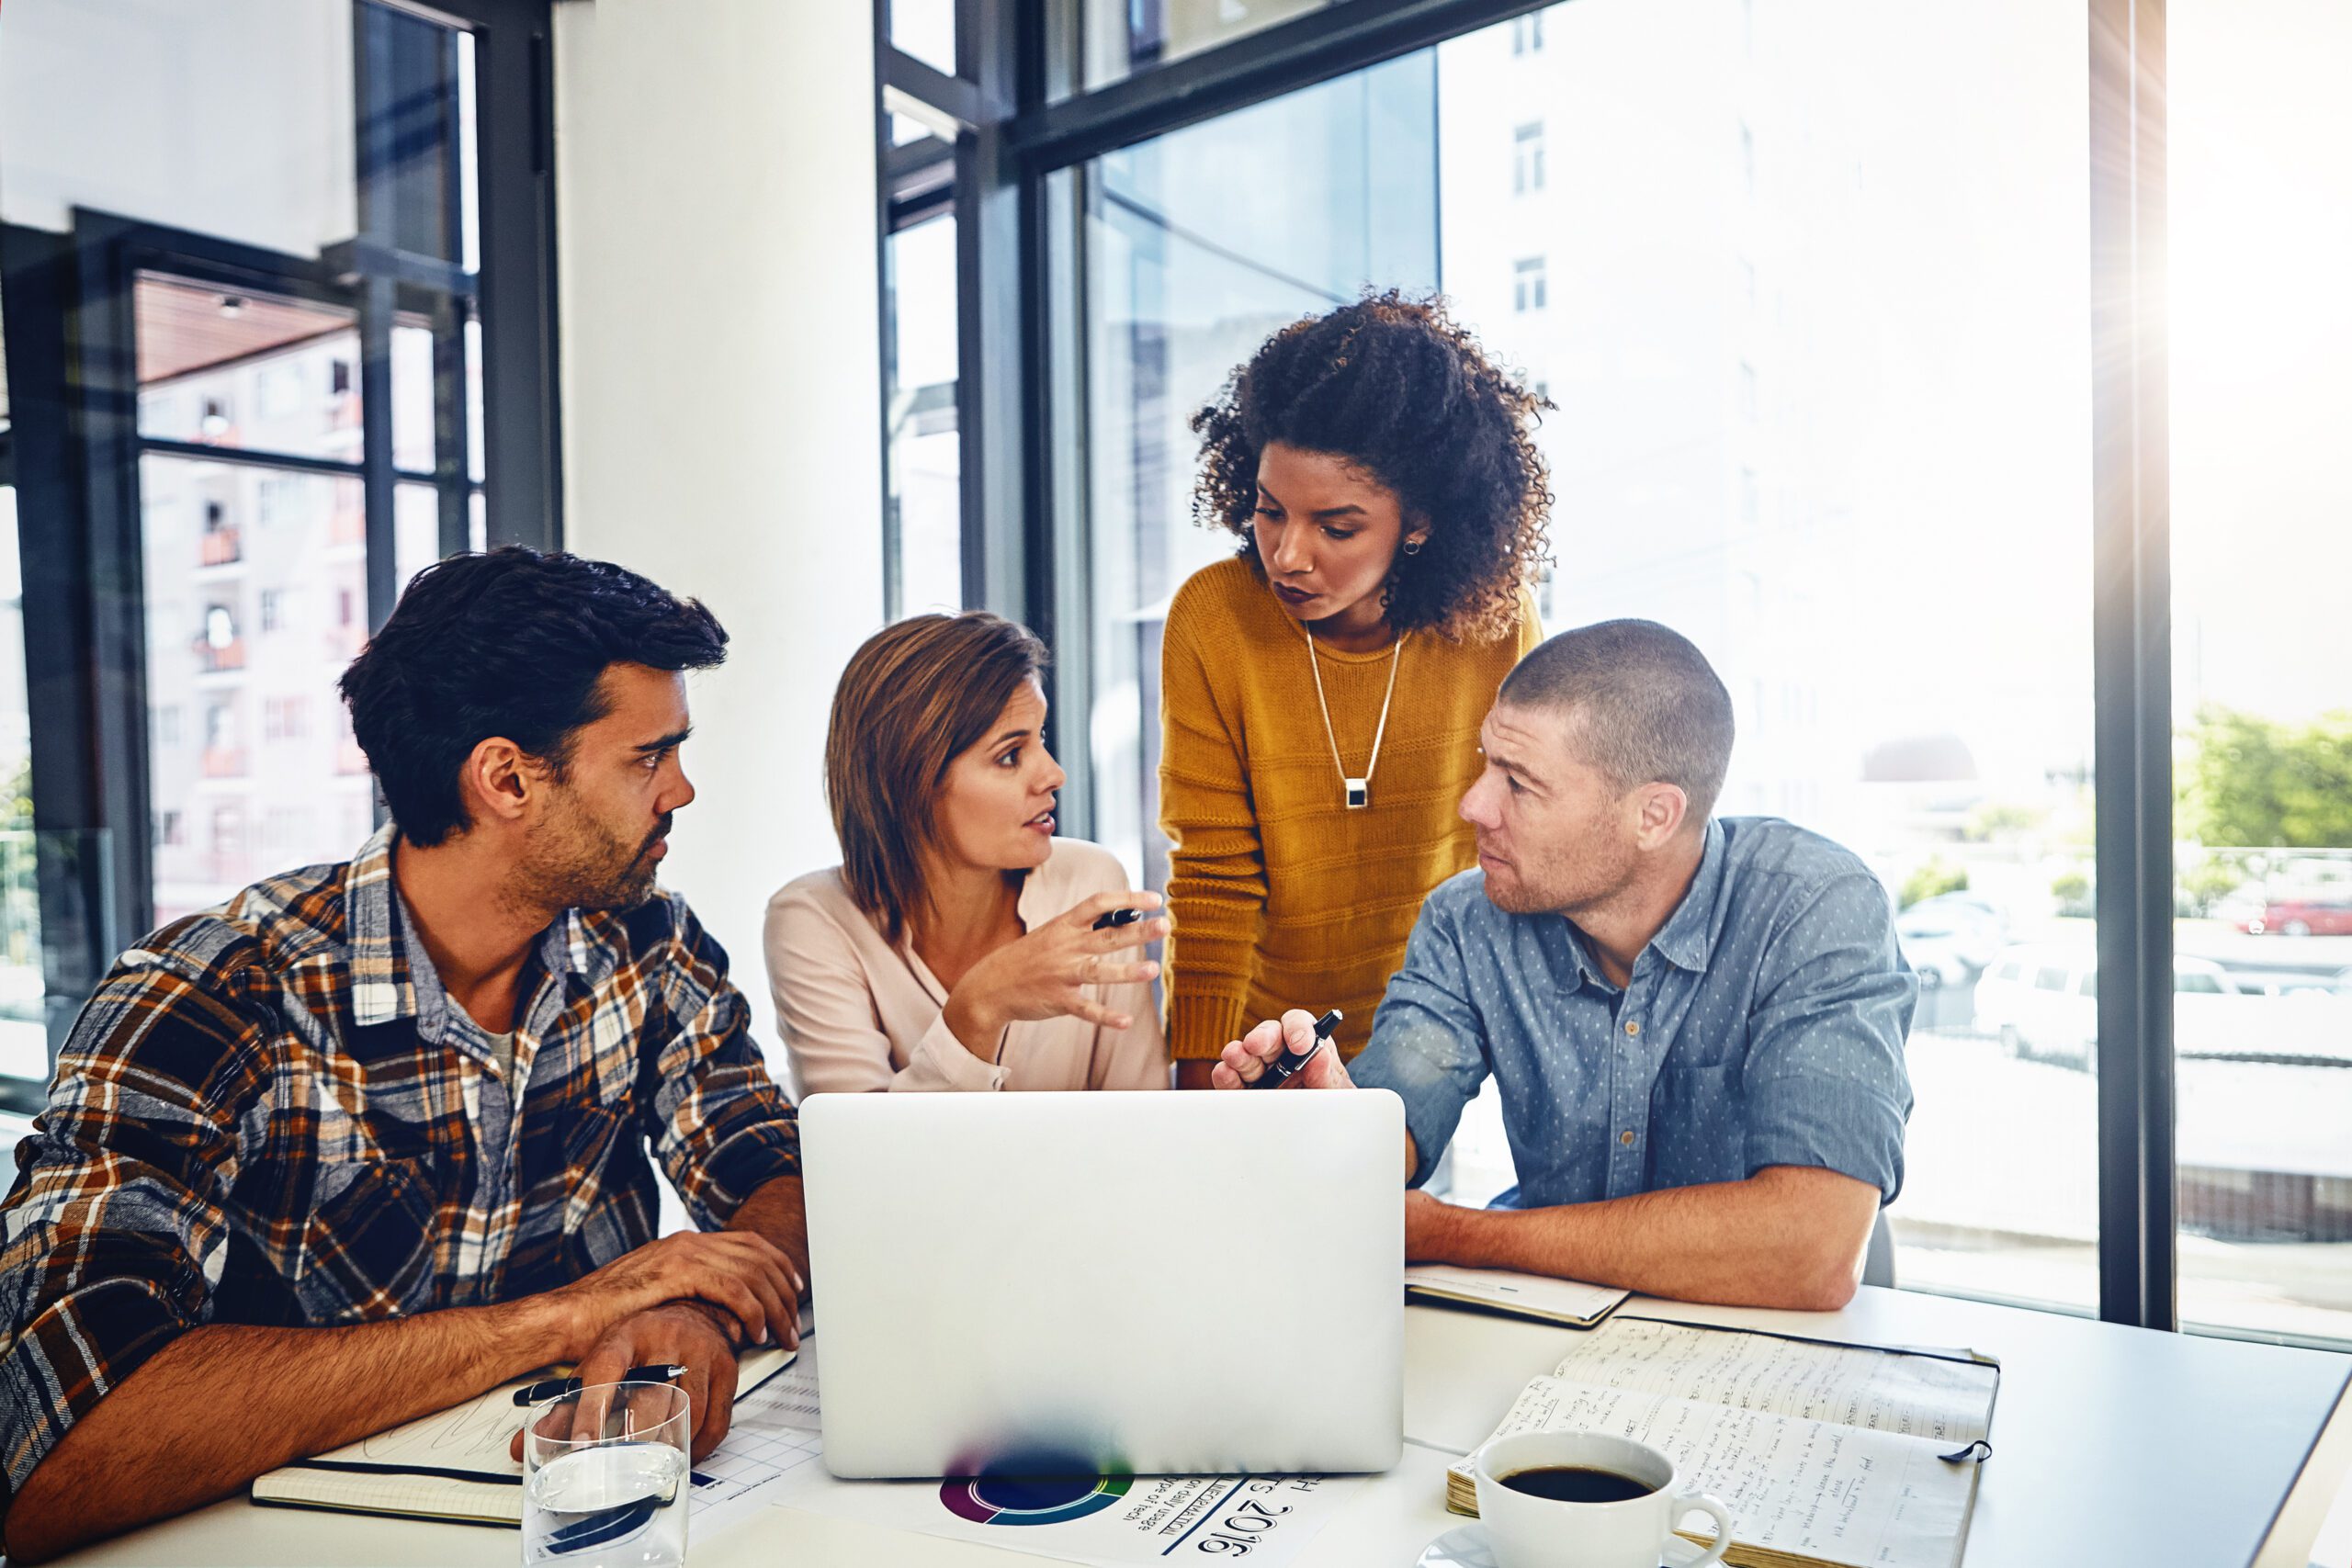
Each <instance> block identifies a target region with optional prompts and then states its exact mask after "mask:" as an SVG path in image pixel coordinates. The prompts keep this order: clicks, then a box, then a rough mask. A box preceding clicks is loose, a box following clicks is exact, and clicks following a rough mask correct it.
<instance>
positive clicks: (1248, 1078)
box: [1209, 1008, 1356, 1089]
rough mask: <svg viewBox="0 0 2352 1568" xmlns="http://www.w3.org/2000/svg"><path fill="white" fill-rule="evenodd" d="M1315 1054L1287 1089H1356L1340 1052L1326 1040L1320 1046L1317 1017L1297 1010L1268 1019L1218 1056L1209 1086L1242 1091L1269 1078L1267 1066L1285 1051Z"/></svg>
mask: <svg viewBox="0 0 2352 1568" xmlns="http://www.w3.org/2000/svg"><path fill="white" fill-rule="evenodd" d="M1286 1049H1287V1050H1291V1051H1301V1052H1303V1051H1308V1050H1312V1051H1314V1053H1315V1055H1313V1056H1311V1057H1309V1058H1308V1059H1307V1062H1306V1066H1303V1067H1301V1068H1299V1069H1298V1071H1296V1072H1295V1073H1293V1074H1292V1075H1291V1076H1290V1082H1288V1083H1286V1084H1283V1086H1282V1087H1283V1088H1284V1089H1292V1088H1298V1089H1353V1088H1355V1087H1356V1086H1355V1084H1354V1082H1353V1080H1351V1078H1349V1077H1348V1069H1347V1068H1346V1067H1344V1066H1340V1053H1339V1050H1338V1049H1337V1048H1336V1047H1335V1046H1333V1045H1332V1043H1330V1042H1329V1041H1328V1040H1326V1041H1324V1042H1322V1043H1320V1044H1319V1045H1318V1044H1317V1042H1316V1039H1315V1015H1314V1014H1313V1013H1311V1012H1308V1011H1307V1010H1306V1009H1304V1008H1293V1009H1291V1010H1289V1011H1288V1012H1286V1013H1284V1014H1283V1016H1282V1018H1281V1019H1280V1020H1279V1021H1277V1020H1274V1019H1271V1018H1270V1019H1268V1020H1266V1021H1264V1022H1263V1023H1261V1024H1260V1025H1258V1027H1257V1028H1255V1029H1253V1030H1251V1031H1250V1032H1249V1033H1247V1034H1245V1035H1243V1036H1242V1037H1241V1038H1240V1039H1238V1040H1236V1041H1233V1042H1231V1043H1228V1044H1227V1046H1226V1048H1225V1050H1224V1052H1223V1054H1222V1055H1219V1056H1218V1058H1217V1064H1216V1066H1215V1067H1213V1068H1211V1069H1210V1071H1209V1084H1210V1086H1211V1087H1212V1088H1216V1089H1242V1088H1245V1087H1247V1086H1248V1085H1250V1084H1253V1083H1255V1082H1257V1081H1258V1079H1260V1078H1261V1077H1264V1076H1265V1072H1266V1064H1267V1063H1269V1062H1271V1061H1272V1060H1273V1059H1274V1058H1275V1057H1277V1056H1280V1055H1282V1054H1283V1051H1284V1050H1286Z"/></svg>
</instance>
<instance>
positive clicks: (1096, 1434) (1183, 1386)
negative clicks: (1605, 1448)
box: [800, 1089, 1405, 1478]
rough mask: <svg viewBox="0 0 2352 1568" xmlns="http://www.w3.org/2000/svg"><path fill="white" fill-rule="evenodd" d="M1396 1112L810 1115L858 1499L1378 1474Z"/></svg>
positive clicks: (964, 1106)
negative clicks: (878, 1492) (1031, 1487)
mask: <svg viewBox="0 0 2352 1568" xmlns="http://www.w3.org/2000/svg"><path fill="white" fill-rule="evenodd" d="M1404 1132H1405V1116H1404V1106H1403V1104H1402V1103H1401V1102H1400V1101H1399V1100H1397V1097H1396V1096H1395V1095H1393V1094H1389V1093H1386V1092H1385V1091H1380V1090H1363V1091H1359V1092H1356V1093H1352V1094H1344V1093H1310V1092H1306V1091H1304V1090H1297V1089H1288V1090H1279V1091H1275V1092H1271V1093H1254V1094H1253V1093H1242V1092H1233V1093H1225V1094H1216V1093H1167V1094H1117V1093H1093V1094H1084V1093H1071V1094H1043V1093H1039V1094H823V1095H817V1096H814V1097H812V1098H811V1099H809V1100H808V1101H807V1102H806V1103H805V1104H804V1105H803V1106H802V1107H801V1111H800V1134H801V1152H802V1156H803V1162H802V1163H803V1170H804V1173H805V1178H806V1185H807V1195H808V1203H809V1276H810V1279H809V1283H810V1286H811V1291H812V1300H813V1305H814V1309H815V1313H816V1324H817V1329H818V1334H819V1337H818V1339H817V1341H816V1346H817V1348H818V1349H819V1352H820V1355H821V1357H822V1367H823V1371H822V1379H823V1384H822V1386H823V1403H824V1438H825V1466H826V1468H827V1469H829V1470H831V1472H833V1473H834V1474H835V1475H838V1476H842V1477H843V1478H864V1477H875V1476H933V1475H977V1474H989V1473H993V1474H1005V1475H1074V1474H1088V1475H1091V1474H1107V1473H1129V1474H1138V1475H1144V1474H1155V1473H1193V1474H1206V1473H1219V1472H1228V1473H1229V1472H1242V1471H1247V1472H1255V1473H1261V1474H1269V1473H1275V1472H1300V1471H1305V1472H1331V1471H1371V1470H1385V1469H1387V1468H1388V1467H1389V1466H1390V1465H1393V1464H1395V1463H1396V1462H1397V1456H1398V1454H1399V1452H1400V1446H1399V1445H1400V1443H1401V1441H1402V1434H1403V1427H1404V1394H1403V1355H1404V1286H1403V1270H1404V1258H1405V1222H1404V1202H1403V1180H1402V1179H1403V1174H1404V1173H1403V1161H1404Z"/></svg>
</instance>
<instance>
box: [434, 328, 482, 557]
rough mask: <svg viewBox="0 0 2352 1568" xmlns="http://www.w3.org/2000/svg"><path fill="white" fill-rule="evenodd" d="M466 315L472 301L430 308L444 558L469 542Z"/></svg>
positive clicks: (436, 483)
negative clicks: (432, 310) (431, 311)
mask: <svg viewBox="0 0 2352 1568" xmlns="http://www.w3.org/2000/svg"><path fill="white" fill-rule="evenodd" d="M471 313H472V302H471V301H469V300H463V299H443V300H442V301H441V302H440V304H439V306H438V307H437V308H436V309H435V310H434V312H433V479H434V486H435V494H436V496H437V497H438V500H439V502H440V513H441V552H440V553H441V554H443V555H445V556H452V555H456V554H458V552H459V551H461V550H464V549H467V548H469V547H470V546H471V545H472V542H473V503H472V498H473V484H472V478H471V474H470V471H469V464H470V463H471V462H472V456H473V449H472V445H471V443H472V440H473V433H472V430H471V428H470V425H469V422H468V419H467V408H466V321H467V320H468V319H469V316H470V315H471Z"/></svg>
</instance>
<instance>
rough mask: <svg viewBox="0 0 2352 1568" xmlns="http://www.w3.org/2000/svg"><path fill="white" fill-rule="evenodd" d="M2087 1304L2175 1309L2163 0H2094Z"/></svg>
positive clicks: (2167, 1312) (2111, 1311)
mask: <svg viewBox="0 0 2352 1568" xmlns="http://www.w3.org/2000/svg"><path fill="white" fill-rule="evenodd" d="M2089 13H2090V15H2089V20H2090V202H2091V206H2090V214H2091V224H2090V235H2091V427H2092V509H2093V523H2092V545H2091V554H2092V580H2093V584H2094V587H2093V604H2092V629H2091V639H2092V662H2093V674H2092V683H2093V688H2094V694H2095V701H2096V709H2097V720H2096V723H2097V736H2096V741H2095V744H2096V750H2095V763H2096V768H2097V773H2098V781H2097V786H2096V795H2095V806H2096V811H2097V817H2098V828H2097V839H2098V847H2097V853H2098V966H2099V970H2100V972H2101V973H2102V974H2103V975H2105V976H2108V977H2109V979H2108V982H2107V983H2104V984H2102V985H2101V986H2100V987H2099V995H2098V1145H2099V1315H2100V1316H2101V1317H2104V1318H2106V1319H2108V1320H2109V1322H2114V1323H2129V1324H2136V1325H2140V1326H2143V1327H2147V1328H2164V1329H2169V1328H2173V1327H2176V1326H2177V1321H2178V1313H2177V1287H2176V1268H2175V1264H2176V1254H2177V1247H2176V1241H2175V1229H2174V1227H2175V1221H2176V1208H2177V1205H2176V1201H2175V1190H2174V1169H2173V1132H2174V1074H2173V1061H2174V1058H2173V1027H2172V1024H2173V990H2172V984H2173V978H2172V977H2173V929H2172V912H2173V895H2172V681H2171V670H2172V627H2171V613H2172V581H2171V490H2170V484H2171V471H2170V457H2169V439H2170V432H2169V424H2168V419H2167V396H2168V390H2167V379H2166V361H2165V292H2164V287H2165V286H2164V276H2165V269H2164V253H2165V208H2164V191H2165V107H2164V106H2165V95H2164V79H2165V28H2164V23H2165V10H2164V3H2163V0H2090V6H2089Z"/></svg>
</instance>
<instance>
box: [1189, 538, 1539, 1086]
mask: <svg viewBox="0 0 2352 1568" xmlns="http://www.w3.org/2000/svg"><path fill="white" fill-rule="evenodd" d="M1542 637H1543V631H1542V629H1541V627H1540V626H1539V625H1538V624H1537V621H1536V619H1535V609H1534V606H1533V604H1530V603H1527V602H1526V601H1524V600H1522V602H1521V607H1520V622H1519V626H1518V628H1517V630H1516V632H1515V633H1514V634H1513V635H1511V636H1509V637H1503V638H1501V639H1499V640H1498V641H1495V642H1488V643H1469V642H1464V643H1453V642H1448V641H1446V640H1445V638H1443V637H1441V636H1439V635H1438V634H1437V633H1435V632H1430V631H1422V632H1417V633H1415V634H1414V635H1413V637H1411V638H1410V639H1409V640H1408V641H1407V643H1406V644H1405V648H1404V651H1403V654H1402V655H1401V662H1400V663H1399V664H1398V666H1397V695H1396V699H1395V701H1394V702H1393V703H1392V704H1391V705H1390V708H1389V714H1388V733H1387V737H1386V739H1385V740H1383V741H1382V743H1381V748H1380V766H1379V768H1378V769H1377V770H1376V771H1375V772H1374V773H1373V775H1372V788H1371V801H1372V803H1371V805H1370V806H1369V807H1365V808H1363V809H1362V810H1357V811H1351V810H1349V809H1348V808H1347V806H1346V803H1345V798H1344V795H1343V792H1342V788H1341V785H1340V771H1339V768H1338V766H1337V765H1336V764H1335V763H1334V762H1333V761H1332V758H1331V742H1330V740H1329V738H1327V737H1326V736H1325V734H1324V730H1323V715H1322V711H1321V709H1319V708H1318V707H1317V705H1316V701H1315V678H1314V672H1313V671H1311V670H1310V669H1309V668H1308V665H1307V649H1306V637H1304V636H1302V635H1301V633H1300V628H1299V625H1298V623H1297V622H1296V621H1295V620H1293V619H1291V617H1290V616H1288V615H1284V614H1283V608H1282V606H1281V604H1278V603H1277V602H1276V601H1275V599H1274V596H1273V594H1272V592H1271V591H1270V590H1269V589H1268V588H1267V587H1266V584H1265V583H1264V581H1262V580H1261V579H1260V578H1259V576H1258V574H1257V572H1256V571H1255V570H1253V569H1252V568H1251V566H1250V563H1249V562H1248V561H1246V560H1242V559H1238V558H1237V559H1234V560H1227V561H1220V562H1218V563H1217V564H1216V565H1215V566H1211V567H1207V568H1204V570H1201V571H1199V572H1196V573H1194V574H1193V577H1192V579H1191V580H1190V581H1187V582H1186V583H1185V584H1184V586H1183V587H1182V588H1181V589H1179V590H1178V591H1177V593H1176V597H1175V600H1174V601H1173V603H1171V604H1170V606H1169V610H1168V626H1167V632H1166V637H1165V641H1164V642H1163V644H1162V646H1161V651H1160V715H1161V723H1162V727H1163V728H1162V736H1161V743H1160V753H1159V812H1160V815H1159V825H1160V827H1161V829H1163V830H1165V831H1166V833H1167V834H1168V837H1169V838H1170V840H1172V841H1173V847H1172V848H1171V849H1170V851H1169V863H1168V902H1169V908H1170V912H1171V913H1172V914H1173V915H1174V916H1175V921H1176V929H1175V934H1174V935H1173V936H1172V937H1171V938H1170V944H1169V951H1168V971H1167V974H1168V978H1167V995H1168V1051H1169V1055H1171V1056H1173V1057H1176V1058H1177V1059H1179V1060H1182V1059H1186V1058H1192V1059H1199V1058H1203V1057H1214V1056H1216V1054H1217V1053H1218V1052H1219V1051H1220V1050H1222V1049H1223V1048H1224V1046H1225V1043H1226V1042H1227V1041H1228V1040H1232V1039H1235V1038H1237V1037H1238V1035H1239V1034H1240V1032H1241V1031H1242V1030H1243V1029H1244V1028H1246V1027H1247V1026H1248V1025H1249V1024H1250V1023H1253V1022H1255V1021H1257V1020H1259V1019H1261V1018H1273V1017H1275V1016H1277V1015H1279V1014H1280V1013H1281V1012H1282V1011H1283V1009H1285V1008H1294V1007H1297V1008H1306V1009H1307V1010H1310V1011H1313V1012H1317V1013H1319V1012H1321V1011H1322V1010H1324V1009H1326V1008H1334V1007H1336V1008H1340V1009H1342V1010H1345V1012H1346V1013H1347V1021H1346V1022H1345V1023H1343V1024H1342V1025H1341V1026H1340V1032H1339V1034H1338V1036H1337V1039H1338V1042H1339V1044H1340V1051H1341V1053H1342V1054H1343V1055H1350V1056H1352V1055H1355V1054H1356V1053H1357V1052H1358V1051H1360V1050H1362V1049H1363V1044H1364V1042H1365V1040H1366V1039H1368V1038H1369V1037H1370V1035H1371V1032H1372V1015H1373V1010H1374V1008H1375V1007H1377V1006H1378V1005H1379V1002H1380V996H1381V992H1382V991H1384V990H1385V989H1386V988H1387V985H1388V980H1389V977H1390V976H1393V975H1394V974H1395V973H1396V972H1397V969H1398V968H1400V967H1401V966H1402V965H1403V963H1404V958H1405V940H1406V938H1407V937H1408V936H1409V935H1410V934H1411V933H1412V929H1413V920H1414V919H1415V917H1416V916H1418V915H1419V912H1420V908H1421V900H1422V899H1423V898H1424V897H1427V896H1428V895H1429V892H1430V889H1431V888H1433V887H1435V886H1437V885H1438V884H1439V883H1441V882H1442V881H1444V880H1445V879H1446V878H1447V877H1449V876H1452V875H1453V874H1455V873H1456V872H1459V871H1463V870H1464V869H1466V868H1467V867H1469V866H1471V865H1472V864H1474V863H1476V860H1477V851H1476V844H1475V839H1474V835H1473V834H1472V832H1471V829H1470V826H1469V824H1467V823H1465V822H1464V821H1463V820H1462V819H1461V818H1459V817H1458V816H1456V815H1455V814H1454V807H1455V806H1456V805H1457V804H1459V802H1460V801H1461V799H1462V795H1463V792H1464V791H1465V790H1467V789H1468V788H1469V787H1470V784H1471V782H1472V781H1473V780H1475V779H1476V777H1477V776H1478V771H1479V767H1480V761H1479V757H1478V726H1479V724H1480V723H1481V722H1482V721H1483V720H1484V719H1485V718H1486V716H1487V707H1488V706H1489V705H1491V704H1492V703H1493V701H1494V696H1495V688H1496V687H1498V685H1500V684H1501V683H1502V679H1503V677H1504V676H1505V675H1506V674H1508V673H1510V668H1511V666H1512V665H1513V664H1516V663H1517V662H1518V661H1519V659H1520V656H1521V654H1523V653H1524V652H1526V651H1527V650H1528V649H1532V648H1533V647H1534V646H1535V644H1536V643H1537V642H1538V641H1540V640H1541V639H1542ZM1316 652H1317V657H1318V659H1319V660H1320V661H1321V664H1322V669H1323V690H1324V694H1325V695H1326V696H1327V697H1328V698H1329V702H1330V705H1331V728H1332V730H1333V731H1334V733H1336V735H1337V736H1338V738H1339V745H1340V756H1341V757H1342V758H1344V759H1345V760H1346V761H1347V766H1348V771H1349V773H1359V771H1360V770H1361V769H1362V768H1363V765H1364V761H1365V759H1366V757H1367V756H1368V755H1369V754H1370V752H1371V750H1372V737H1373V730H1374V728H1375V727H1376V726H1377V725H1378V724H1379V722H1380V699H1381V694H1382V692H1383V691H1384V690H1385V688H1386V686H1387V682H1388V657H1389V655H1388V649H1385V648H1381V649H1374V651H1372V652H1369V653H1340V652H1336V651H1334V650H1333V649H1330V648H1329V646H1327V645H1325V644H1322V643H1319V642H1318V643H1317V645H1316Z"/></svg>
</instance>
